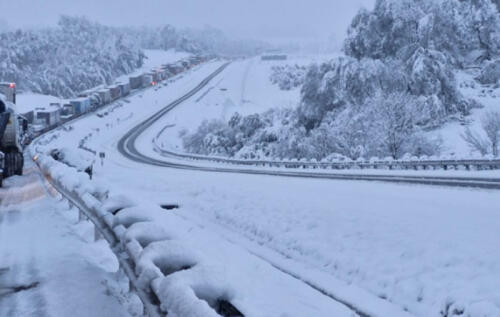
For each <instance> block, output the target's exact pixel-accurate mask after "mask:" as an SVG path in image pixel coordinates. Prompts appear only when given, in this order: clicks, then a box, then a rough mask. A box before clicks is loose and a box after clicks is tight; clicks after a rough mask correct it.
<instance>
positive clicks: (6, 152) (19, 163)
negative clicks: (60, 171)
mask: <svg viewBox="0 0 500 317" xmlns="http://www.w3.org/2000/svg"><path fill="white" fill-rule="evenodd" d="M15 101H16V85H15V84H14V83H0V152H1V154H0V157H2V158H1V159H0V164H1V165H0V169H1V171H2V173H1V176H0V186H1V184H2V181H3V179H4V178H7V177H10V176H13V175H22V174H23V167H24V156H23V150H24V146H25V144H26V143H27V142H26V138H29V135H28V132H29V130H28V120H27V119H26V118H24V117H23V116H20V115H19V114H18V112H17V111H16V106H15Z"/></svg>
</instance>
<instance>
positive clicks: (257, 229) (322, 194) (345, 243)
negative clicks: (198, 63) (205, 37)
mask: <svg viewBox="0 0 500 317" xmlns="http://www.w3.org/2000/svg"><path fill="white" fill-rule="evenodd" d="M236 63H238V62H236ZM223 64H224V62H213V63H209V64H207V65H205V66H202V67H199V68H197V69H195V70H193V71H191V72H189V73H188V74H186V75H184V76H183V78H179V79H178V80H177V81H176V82H173V83H172V84H171V85H169V86H168V87H161V89H158V90H149V91H147V92H144V94H141V95H138V96H134V97H132V98H130V103H129V104H126V105H125V106H123V107H121V108H118V109H117V110H116V111H114V112H113V113H110V114H109V115H108V116H107V117H105V118H104V119H103V118H97V117H94V116H90V117H89V118H87V119H85V120H82V121H78V122H74V123H72V126H73V128H74V129H73V130H72V131H70V132H63V131H56V132H54V134H56V135H57V136H58V138H57V139H56V140H54V141H52V142H50V143H49V144H48V145H46V146H45V148H46V149H47V150H48V149H51V148H63V147H67V148H71V149H76V148H77V143H78V142H76V141H78V140H80V139H83V138H84V137H85V136H88V135H90V134H92V135H91V136H90V137H89V140H88V142H87V145H88V146H89V147H91V148H93V149H95V150H97V151H104V152H106V154H107V155H106V159H105V161H104V166H103V167H101V166H100V164H97V165H96V172H95V178H96V181H97V182H104V183H106V184H107V185H108V186H109V187H110V188H111V189H112V192H116V193H120V194H122V195H125V196H128V197H132V198H134V199H138V200H145V201H151V202H155V203H158V204H165V203H172V202H175V203H178V204H179V205H180V207H181V208H179V209H178V210H175V211H172V215H173V216H169V218H165V223H164V225H165V227H168V228H171V227H172V223H173V224H177V225H178V226H179V227H180V228H185V229H186V230H188V231H190V230H192V231H193V234H192V235H187V236H186V239H189V241H190V243H191V244H192V245H195V246H197V247H198V248H199V249H200V250H203V252H204V253H205V254H206V255H207V256H209V257H212V258H215V259H218V261H220V259H223V261H222V262H223V263H224V268H225V270H226V271H227V272H228V274H229V276H231V279H230V281H229V282H230V284H231V285H232V286H233V287H234V288H235V292H236V300H235V301H234V303H235V305H237V307H238V308H240V309H241V310H242V311H243V312H244V313H245V315H246V316H279V315H280V314H281V315H283V316H331V312H332V311H334V310H337V309H338V311H339V312H343V313H345V314H346V316H348V315H349V314H350V313H351V312H352V311H351V310H350V309H348V307H347V306H345V305H341V304H339V303H338V301H336V300H333V298H335V299H337V300H340V301H341V302H344V303H346V304H348V305H349V306H354V307H356V308H357V309H358V310H360V311H362V312H366V313H367V315H369V316H384V311H385V312H387V309H393V311H392V312H395V311H399V314H400V315H401V316H403V315H404V314H405V313H404V312H403V311H404V310H407V311H409V312H410V313H411V314H413V315H416V316H439V314H440V313H441V312H442V311H443V309H448V308H449V307H457V306H467V307H473V308H472V309H490V310H492V311H494V309H496V308H495V306H494V305H493V304H492V303H494V302H496V301H498V300H499V296H500V294H499V293H498V290H497V287H496V285H498V284H497V283H498V282H499V281H500V276H499V275H498V272H499V271H500V270H499V268H500V261H499V259H498V256H497V255H498V254H499V252H500V249H498V248H499V247H498V246H499V245H500V240H499V237H498V234H497V231H498V230H497V229H498V226H499V225H500V214H499V211H498V208H497V206H499V205H500V198H499V197H498V193H497V192H496V191H490V190H471V189H461V188H447V187H444V186H438V187H427V186H423V185H407V184H406V185H405V184H386V183H378V182H373V183H369V182H362V181H355V182H342V181H338V180H335V179H318V178H313V177H310V178H295V177H275V176H270V175H262V174H279V173H284V172H269V171H264V172H262V171H259V170H244V171H238V170H234V169H232V170H231V169H230V168H226V167H203V166H202V167H200V166H192V165H191V164H190V163H182V162H178V161H177V162H174V163H172V162H165V161H166V159H165V158H163V157H161V156H159V155H158V156H156V157H155V156H153V155H154V151H153V150H152V143H151V140H152V137H151V136H152V135H155V134H156V133H157V132H158V131H159V130H160V129H161V125H156V126H155V125H153V126H151V129H149V130H148V129H147V128H149V127H150V125H149V124H147V125H144V129H142V131H141V129H137V130H133V133H135V132H137V135H136V137H135V138H134V139H133V140H134V142H132V143H130V144H131V145H130V146H131V148H130V147H129V148H128V150H127V153H129V154H130V152H131V151H130V150H131V149H132V150H134V149H133V147H135V146H137V148H136V149H135V150H134V151H133V153H132V154H133V155H134V156H137V155H138V154H139V155H143V156H146V157H149V158H148V159H147V160H146V161H144V160H139V162H134V161H131V160H129V159H128V158H126V157H123V156H122V155H121V153H120V152H119V151H117V146H118V145H120V144H123V143H125V141H126V139H125V140H124V139H123V136H124V135H127V133H129V131H132V130H131V129H133V128H134V127H137V126H138V125H141V124H142V123H143V122H145V120H146V119H147V118H149V117H150V116H151V114H152V113H157V112H158V111H161V110H162V109H163V108H164V107H165V105H177V103H176V101H177V100H178V98H180V97H182V96H185V95H186V94H187V95H190V92H192V91H193V89H194V88H196V86H197V85H198V84H199V83H201V82H203V80H204V79H205V78H207V77H208V76H209V75H210V74H213V73H214V71H216V70H217V69H219V68H220V67H221V66H222V65H223ZM233 65H234V63H233V64H231V65H230V66H228V68H227V70H230V69H231V67H232V66H233ZM242 69H245V68H244V67H242ZM224 76H225V71H224V72H222V73H220V74H219V75H218V77H224ZM242 76H243V77H245V76H244V74H242ZM203 93H205V91H203V89H202V90H201V91H196V93H195V94H194V96H193V97H192V98H193V99H196V98H197V97H199V95H201V94H203ZM197 94H198V95H197ZM190 96H191V95H190ZM179 107H182V105H181V104H179ZM167 108H168V107H167ZM167 112H168V111H165V112H163V113H162V115H163V114H167ZM131 114H132V116H131ZM167 117H168V115H167ZM169 120H170V121H172V119H171V118H170V119H169ZM162 122H163V121H161V120H160V123H162ZM150 123H151V122H150ZM163 123H165V122H163ZM143 131H145V134H144V135H139V134H140V133H139V132H143ZM133 133H132V132H131V133H129V134H128V136H130V135H131V134H133ZM120 140H123V141H122V142H120ZM130 140H132V138H130ZM135 142H137V143H135ZM141 153H142V154H141ZM151 156H153V157H151ZM157 162H159V163H157ZM144 163H147V164H144ZM217 169H228V170H223V171H224V172H231V173H213V172H212V171H217ZM249 171H250V172H251V173H250V172H249ZM234 172H238V173H234ZM250 174H256V175H250ZM304 175H306V176H307V174H304ZM287 176H297V175H287ZM309 176H313V175H309ZM329 178H330V177H329ZM331 178H333V177H331ZM169 222H170V225H169V224H168V223H169ZM162 224H163V223H162ZM478 228H481V229H480V230H478ZM284 272H286V273H284ZM250 281H252V282H253V283H250ZM325 294H327V295H328V296H327V295H325ZM386 300H387V301H386ZM446 305H448V306H446ZM454 305H455V306H454ZM492 305H493V306H492ZM342 307H343V308H342ZM443 307H448V308H443ZM396 315H397V314H391V315H390V316H396ZM335 316H341V315H340V313H339V315H335ZM385 316H389V315H385Z"/></svg>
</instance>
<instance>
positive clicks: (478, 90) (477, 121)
mask: <svg viewBox="0 0 500 317" xmlns="http://www.w3.org/2000/svg"><path fill="white" fill-rule="evenodd" d="M477 75H478V73H477V72H474V71H472V70H469V71H462V72H460V73H458V74H457V79H458V84H459V86H460V91H461V92H462V93H463V94H464V96H466V97H468V98H473V99H475V100H477V101H478V102H480V103H481V104H482V105H483V106H484V107H483V108H479V109H472V112H471V115H470V116H467V117H465V122H460V121H457V120H455V121H451V122H448V123H446V124H445V125H444V126H443V127H441V128H439V129H437V130H435V131H432V132H431V134H432V135H434V136H440V137H441V139H442V140H443V153H444V154H455V155H456V156H457V157H467V156H469V155H470V154H471V148H470V147H469V146H468V145H467V143H466V142H465V141H464V139H463V138H462V137H461V135H462V134H463V133H464V132H465V129H466V128H467V127H469V128H470V129H471V130H472V131H474V132H477V133H479V134H480V135H483V136H484V132H483V131H482V128H481V119H482V118H483V117H484V115H485V114H486V113H487V112H490V111H497V112H498V111H500V87H498V88H494V85H488V86H483V85H481V84H480V83H479V82H478V81H476V80H475V79H474V78H475V77H476V76H477ZM476 155H477V153H476Z"/></svg>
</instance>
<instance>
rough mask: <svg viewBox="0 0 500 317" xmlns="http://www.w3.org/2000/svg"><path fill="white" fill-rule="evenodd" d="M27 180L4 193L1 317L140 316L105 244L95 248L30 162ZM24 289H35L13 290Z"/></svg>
mask: <svg viewBox="0 0 500 317" xmlns="http://www.w3.org/2000/svg"><path fill="white" fill-rule="evenodd" d="M25 174H26V175H25V176H22V177H13V178H10V179H8V180H6V188H4V189H0V200H1V203H0V241H1V243H0V316H75V317H76V316H82V317H84V316H103V317H104V316H129V315H130V312H137V308H136V307H137V302H136V299H135V298H133V297H130V296H129V295H125V294H124V290H125V287H126V284H125V285H124V284H123V279H122V278H120V276H119V275H118V274H117V273H115V272H116V271H117V269H118V263H117V260H116V259H115V258H114V256H113V254H112V253H111V250H110V249H109V247H108V246H107V245H106V242H104V241H103V240H100V241H97V242H93V239H92V238H93V228H92V226H91V225H90V224H89V223H88V222H86V221H82V222H79V221H78V212H77V210H76V209H74V208H70V207H69V206H68V204H67V203H66V202H65V201H64V200H61V198H60V197H59V196H58V195H57V194H56V193H55V192H54V191H53V190H52V189H51V188H50V187H49V186H48V185H47V184H46V183H45V182H42V178H41V175H39V172H38V171H37V169H36V168H35V167H34V166H33V164H32V163H30V162H28V163H27V168H26V169H25ZM54 195H55V196H54ZM19 286H21V287H22V286H31V288H28V289H26V290H24V291H18V292H15V291H13V288H14V287H19ZM139 304H140V303H139ZM139 307H140V306H139Z"/></svg>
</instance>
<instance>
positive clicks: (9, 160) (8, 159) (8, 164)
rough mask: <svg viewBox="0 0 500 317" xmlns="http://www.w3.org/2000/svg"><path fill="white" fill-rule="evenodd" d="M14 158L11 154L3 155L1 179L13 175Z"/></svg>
mask: <svg viewBox="0 0 500 317" xmlns="http://www.w3.org/2000/svg"><path fill="white" fill-rule="evenodd" d="M13 168H14V156H13V155H12V153H5V166H4V169H3V177H4V178H7V177H10V176H12V175H13V174H14V169H13Z"/></svg>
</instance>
